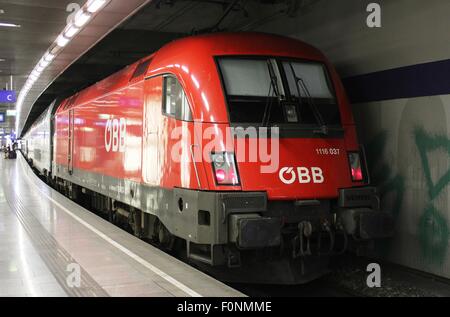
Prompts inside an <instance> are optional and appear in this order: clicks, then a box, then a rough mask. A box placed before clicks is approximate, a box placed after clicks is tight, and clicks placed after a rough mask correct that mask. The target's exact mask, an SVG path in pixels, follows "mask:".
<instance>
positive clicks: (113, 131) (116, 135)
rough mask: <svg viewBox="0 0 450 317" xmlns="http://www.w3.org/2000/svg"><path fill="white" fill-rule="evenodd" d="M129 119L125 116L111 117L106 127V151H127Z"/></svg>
mask: <svg viewBox="0 0 450 317" xmlns="http://www.w3.org/2000/svg"><path fill="white" fill-rule="evenodd" d="M126 136H127V120H126V119H125V118H120V119H109V120H108V121H106V127H105V149H106V152H125V140H126Z"/></svg>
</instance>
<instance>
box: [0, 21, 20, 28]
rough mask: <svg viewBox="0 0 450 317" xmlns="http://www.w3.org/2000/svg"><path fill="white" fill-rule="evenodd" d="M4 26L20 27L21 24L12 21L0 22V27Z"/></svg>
mask: <svg viewBox="0 0 450 317" xmlns="http://www.w3.org/2000/svg"><path fill="white" fill-rule="evenodd" d="M1 26H2V27H5V28H20V27H21V25H19V24H14V23H4V22H0V27H1Z"/></svg>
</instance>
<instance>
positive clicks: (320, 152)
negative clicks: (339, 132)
mask: <svg viewBox="0 0 450 317" xmlns="http://www.w3.org/2000/svg"><path fill="white" fill-rule="evenodd" d="M316 153H317V154H318V155H340V154H341V150H340V149H336V148H322V149H316Z"/></svg>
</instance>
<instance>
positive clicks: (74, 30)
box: [64, 25, 80, 39]
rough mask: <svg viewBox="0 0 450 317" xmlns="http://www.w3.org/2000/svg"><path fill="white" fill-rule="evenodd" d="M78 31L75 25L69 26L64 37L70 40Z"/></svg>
mask: <svg viewBox="0 0 450 317" xmlns="http://www.w3.org/2000/svg"><path fill="white" fill-rule="evenodd" d="M79 30H80V29H79V28H77V27H76V26H75V25H71V26H70V27H69V28H68V29H67V31H66V32H64V35H65V36H66V37H67V38H69V39H70V38H72V37H74V36H75V34H77V33H78V31H79Z"/></svg>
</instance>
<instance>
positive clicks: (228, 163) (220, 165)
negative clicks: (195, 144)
mask: <svg viewBox="0 0 450 317" xmlns="http://www.w3.org/2000/svg"><path fill="white" fill-rule="evenodd" d="M211 159H212V165H213V170H214V177H215V178H216V183H217V184H218V185H239V182H240V181H239V175H238V173H237V168H236V160H235V158H234V154H233V153H226V152H222V153H212V154H211Z"/></svg>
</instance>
